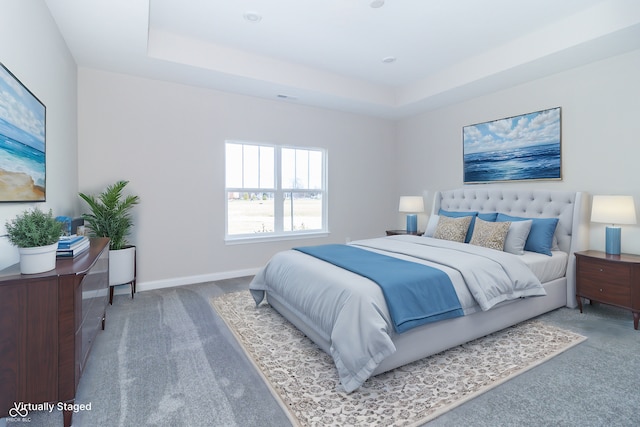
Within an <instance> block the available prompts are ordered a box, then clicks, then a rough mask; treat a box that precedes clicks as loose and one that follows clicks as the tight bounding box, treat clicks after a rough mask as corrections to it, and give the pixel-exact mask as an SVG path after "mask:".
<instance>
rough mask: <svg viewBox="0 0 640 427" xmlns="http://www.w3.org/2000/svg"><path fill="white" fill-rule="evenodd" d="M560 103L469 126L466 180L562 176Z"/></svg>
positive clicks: (465, 129) (465, 147) (465, 135)
mask: <svg viewBox="0 0 640 427" xmlns="http://www.w3.org/2000/svg"><path fill="white" fill-rule="evenodd" d="M560 140H561V115H560V107H556V108H551V109H548V110H542V111H536V112H534V113H528V114H523V115H520V116H514V117H508V118H504V119H499V120H493V121H490V122H485V123H478V124H475V125H469V126H465V127H463V129H462V145H463V157H464V183H465V184H476V183H486V182H495V181H522V180H560V179H562V167H561V166H562V161H561V160H562V157H561V146H560Z"/></svg>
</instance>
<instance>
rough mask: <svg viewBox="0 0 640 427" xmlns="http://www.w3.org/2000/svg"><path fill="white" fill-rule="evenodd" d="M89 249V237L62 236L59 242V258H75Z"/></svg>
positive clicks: (57, 254)
mask: <svg viewBox="0 0 640 427" xmlns="http://www.w3.org/2000/svg"><path fill="white" fill-rule="evenodd" d="M87 249H89V238H88V237H87V236H76V235H75V234H74V235H71V236H62V237H60V240H59V241H58V251H57V252H56V256H57V257H58V258H74V257H76V256H78V255H80V254H81V253H83V252H84V251H86V250H87Z"/></svg>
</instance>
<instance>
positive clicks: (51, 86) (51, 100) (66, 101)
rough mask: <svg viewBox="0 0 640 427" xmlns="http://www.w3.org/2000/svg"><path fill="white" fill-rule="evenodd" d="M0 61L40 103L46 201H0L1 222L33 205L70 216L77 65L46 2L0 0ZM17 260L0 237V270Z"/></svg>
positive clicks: (1, 227)
mask: <svg viewBox="0 0 640 427" xmlns="http://www.w3.org/2000/svg"><path fill="white" fill-rule="evenodd" d="M0 62H2V63H3V64H4V66H5V67H6V68H7V69H9V71H11V72H12V73H13V74H14V75H15V76H16V77H18V79H20V81H21V82H22V84H24V85H25V86H26V87H27V88H28V89H29V90H31V92H33V94H34V95H36V96H37V97H38V99H40V101H42V103H43V104H45V106H46V108H47V112H46V114H47V115H46V162H47V165H46V167H47V171H46V172H47V195H46V197H47V201H46V202H45V203H0V236H4V235H5V233H6V230H5V223H6V221H7V220H10V219H12V218H13V217H15V216H16V214H18V213H20V212H22V211H23V210H25V209H28V208H32V207H34V206H38V207H39V208H40V209H42V210H48V209H52V210H53V214H54V215H72V216H73V215H75V214H76V213H77V207H78V201H77V191H78V176H77V168H76V165H77V150H76V149H77V127H76V118H77V114H76V93H77V92H76V65H75V61H74V60H73V58H72V56H71V54H70V53H69V50H68V49H67V46H66V44H65V43H64V40H63V38H62V36H61V35H60V33H59V31H58V29H57V27H56V25H55V23H54V21H53V19H52V18H51V15H50V14H49V9H48V8H47V6H46V5H45V3H44V2H43V1H41V0H29V1H17V0H0ZM16 262H18V250H17V249H16V248H15V247H14V246H12V245H11V244H10V243H9V242H8V240H7V238H6V237H0V269H2V268H4V267H7V266H9V265H11V264H14V263H16Z"/></svg>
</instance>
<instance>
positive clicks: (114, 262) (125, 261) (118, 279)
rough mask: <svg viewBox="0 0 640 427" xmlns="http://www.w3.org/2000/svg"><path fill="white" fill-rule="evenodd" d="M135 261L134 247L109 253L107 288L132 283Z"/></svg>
mask: <svg viewBox="0 0 640 427" xmlns="http://www.w3.org/2000/svg"><path fill="white" fill-rule="evenodd" d="M135 259H136V248H135V246H131V247H129V248H125V249H118V250H117V251H109V286H116V285H123V284H125V283H131V282H133V279H134V278H135V265H136V264H135Z"/></svg>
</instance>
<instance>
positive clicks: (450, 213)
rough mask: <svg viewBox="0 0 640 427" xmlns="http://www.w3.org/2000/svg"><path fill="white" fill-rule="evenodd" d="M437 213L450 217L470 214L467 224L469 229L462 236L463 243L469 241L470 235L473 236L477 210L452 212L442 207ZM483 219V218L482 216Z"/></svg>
mask: <svg viewBox="0 0 640 427" xmlns="http://www.w3.org/2000/svg"><path fill="white" fill-rule="evenodd" d="M438 215H443V216H448V217H451V218H460V217H463V216H472V217H473V218H471V223H470V224H469V229H468V230H467V236H466V237H465V238H464V242H465V243H469V242H470V241H471V236H473V226H474V225H475V223H476V216H477V215H478V212H475V211H470V212H454V211H445V210H444V209H440V211H439V212H438ZM483 219H484V218H483Z"/></svg>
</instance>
